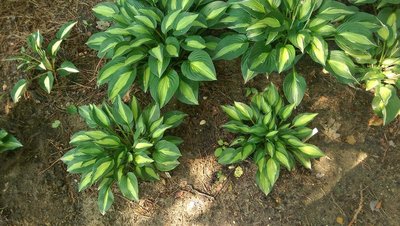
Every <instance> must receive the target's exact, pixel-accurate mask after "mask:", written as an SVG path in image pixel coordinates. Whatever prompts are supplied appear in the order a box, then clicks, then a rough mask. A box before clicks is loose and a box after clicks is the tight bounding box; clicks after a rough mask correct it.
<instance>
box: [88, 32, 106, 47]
mask: <svg viewBox="0 0 400 226" xmlns="http://www.w3.org/2000/svg"><path fill="white" fill-rule="evenodd" d="M108 37H109V35H108V34H107V33H105V32H99V33H96V34H93V35H92V36H90V38H89V40H88V41H87V42H86V45H87V46H89V48H91V49H94V50H97V51H99V50H100V47H101V45H102V43H103V42H104V41H105V40H107V39H108Z"/></svg>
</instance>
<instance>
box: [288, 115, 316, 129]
mask: <svg viewBox="0 0 400 226" xmlns="http://www.w3.org/2000/svg"><path fill="white" fill-rule="evenodd" d="M317 115H318V114H317V113H315V114H312V113H304V114H300V115H297V116H296V117H295V118H294V119H293V122H292V124H293V127H302V126H306V125H307V124H308V123H310V122H311V121H312V120H314V118H315V117H317Z"/></svg>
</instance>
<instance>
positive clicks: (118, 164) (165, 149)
mask: <svg viewBox="0 0 400 226" xmlns="http://www.w3.org/2000/svg"><path fill="white" fill-rule="evenodd" d="M79 114H80V115H81V117H82V118H83V119H84V120H85V121H86V123H87V125H88V126H89V127H90V128H92V129H91V130H89V131H81V132H78V133H76V134H74V135H73V136H72V138H71V141H70V144H71V145H72V146H73V147H74V148H73V149H72V150H70V151H69V152H67V153H66V154H65V155H64V156H63V157H62V161H63V162H64V163H66V164H67V166H68V168H67V170H68V172H70V173H74V174H80V175H81V181H80V184H79V191H83V190H85V189H86V188H88V187H90V186H92V185H95V184H96V185H97V187H98V190H99V195H98V206H99V208H100V211H101V213H102V214H104V213H105V212H106V211H107V210H108V209H109V208H110V207H111V204H112V203H113V201H114V195H113V187H114V184H116V185H117V186H118V188H119V190H120V191H121V193H122V195H123V196H124V197H126V198H127V199H130V200H134V201H138V200H139V187H138V180H144V181H153V180H158V179H159V172H167V171H171V170H173V169H174V168H175V167H177V166H178V165H179V162H178V158H179V157H180V156H181V153H180V151H179V148H178V145H179V144H180V143H181V142H182V140H181V139H180V138H178V137H173V136H164V133H165V132H166V131H167V130H169V129H172V128H175V127H177V126H178V125H179V124H180V123H181V122H182V121H183V119H184V118H185V116H186V115H185V114H183V113H182V112H178V111H173V112H169V113H166V114H165V115H164V116H162V115H161V114H160V108H159V106H158V105H157V104H152V105H150V106H148V107H147V108H145V109H143V110H141V108H140V106H139V104H138V102H137V99H136V98H135V97H133V98H132V102H131V104H129V105H128V104H125V103H124V102H123V101H122V100H121V98H119V97H117V98H116V99H115V101H114V103H113V104H112V105H109V104H106V103H105V104H103V105H102V106H101V107H97V106H95V105H89V106H83V107H80V108H79Z"/></svg>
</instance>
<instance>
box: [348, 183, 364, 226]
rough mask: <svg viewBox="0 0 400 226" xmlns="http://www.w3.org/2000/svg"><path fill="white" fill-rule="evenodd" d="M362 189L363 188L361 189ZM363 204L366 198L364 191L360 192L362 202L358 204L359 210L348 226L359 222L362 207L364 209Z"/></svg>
mask: <svg viewBox="0 0 400 226" xmlns="http://www.w3.org/2000/svg"><path fill="white" fill-rule="evenodd" d="M360 189H361V188H360ZM363 203H364V196H363V189H361V190H360V202H359V203H358V208H357V210H356V211H355V212H354V216H353V219H351V221H350V223H349V224H348V226H352V225H353V224H354V223H356V221H357V216H358V214H360V212H361V210H362V207H363Z"/></svg>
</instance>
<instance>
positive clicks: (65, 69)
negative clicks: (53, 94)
mask: <svg viewBox="0 0 400 226" xmlns="http://www.w3.org/2000/svg"><path fill="white" fill-rule="evenodd" d="M57 72H58V73H59V74H60V75H61V76H67V75H69V74H72V73H79V70H78V68H76V67H75V65H74V64H73V63H72V62H70V61H64V62H63V63H62V64H61V66H60V67H59V68H58V69H57Z"/></svg>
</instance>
